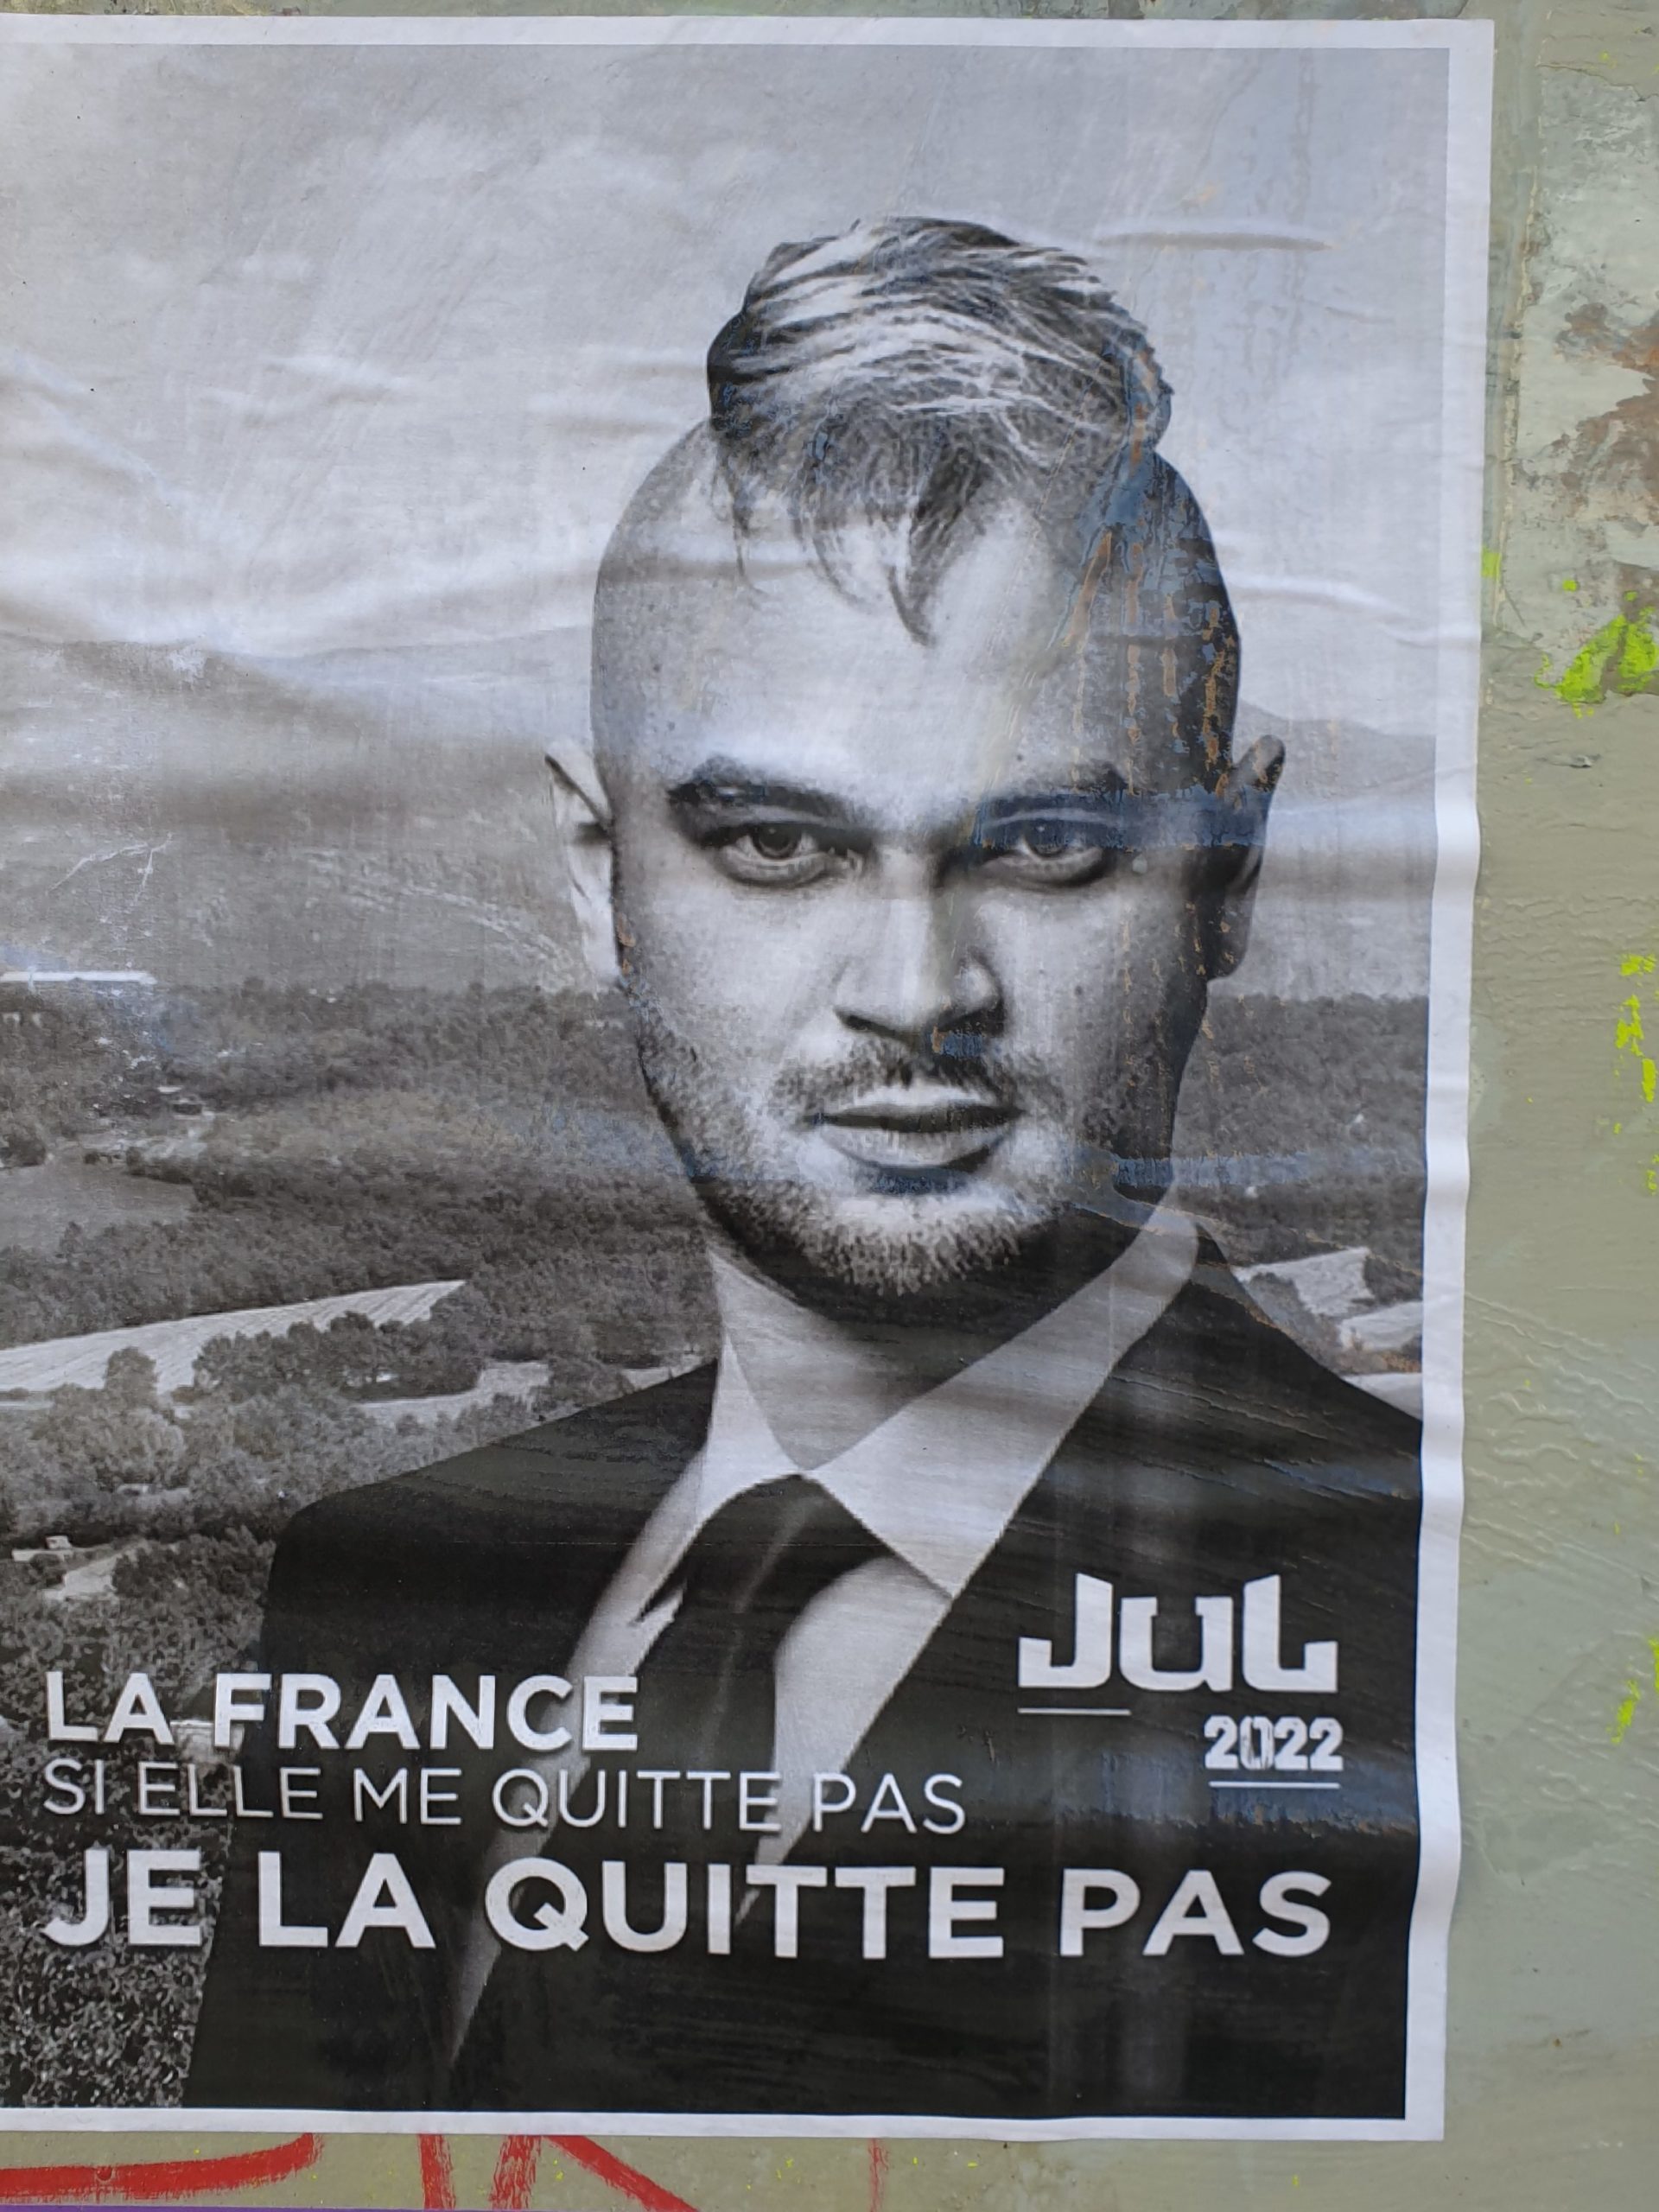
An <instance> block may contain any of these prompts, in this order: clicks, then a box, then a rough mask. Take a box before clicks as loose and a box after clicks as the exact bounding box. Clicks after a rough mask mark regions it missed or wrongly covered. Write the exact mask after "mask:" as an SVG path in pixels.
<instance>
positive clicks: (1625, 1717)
mask: <svg viewBox="0 0 1659 2212" xmlns="http://www.w3.org/2000/svg"><path fill="white" fill-rule="evenodd" d="M1641 1702H1642V1685H1641V1683H1640V1682H1638V1681H1637V1679H1636V1677H1635V1675H1631V1676H1630V1679H1629V1680H1628V1681H1626V1683H1625V1685H1624V1696H1623V1697H1622V1698H1620V1700H1619V1701H1618V1712H1617V1713H1614V1715H1613V1725H1612V1726H1611V1728H1610V1729H1609V1730H1608V1731H1607V1733H1608V1736H1609V1738H1611V1741H1612V1742H1613V1743H1615V1744H1622V1743H1623V1742H1624V1738H1625V1735H1626V1733H1627V1732H1628V1731H1629V1728H1630V1723H1631V1721H1632V1720H1634V1719H1635V1718H1636V1708H1637V1706H1638V1705H1640V1704H1641Z"/></svg>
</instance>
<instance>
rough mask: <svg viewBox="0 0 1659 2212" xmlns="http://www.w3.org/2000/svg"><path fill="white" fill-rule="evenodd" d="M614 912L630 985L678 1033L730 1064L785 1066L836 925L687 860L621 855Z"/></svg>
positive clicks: (678, 856)
mask: <svg viewBox="0 0 1659 2212" xmlns="http://www.w3.org/2000/svg"><path fill="white" fill-rule="evenodd" d="M616 905H617V915H618V920H619V925H620V929H621V930H622V931H625V932H626V938H625V940H624V945H623V950H624V953H625V956H626V961H627V964H628V967H629V969H630V972H631V976H632V980H633V981H634V982H635V983H636V985H637V986H638V987H639V988H641V989H642V990H643V991H644V993H645V995H646V996H647V997H648V998H649V999H650V1001H652V1005H653V1007H655V1009H656V1010H657V1011H658V1012H659V1013H660V1014H661V1015H662V1017H663V1018H664V1020H665V1021H666V1022H667V1024H668V1026H669V1027H671V1029H672V1030H673V1031H674V1032H675V1033H677V1035H679V1036H682V1037H683V1038H684V1039H686V1040H687V1041H688V1042H690V1043H693V1044H695V1045H696V1046H698V1048H699V1050H700V1051H702V1052H704V1053H705V1055H706V1056H707V1057H708V1058H709V1059H710V1060H711V1061H715V1060H717V1061H718V1062H719V1063H720V1064H722V1065H728V1066H733V1067H737V1066H741V1065H746V1064H753V1065H760V1066H764V1065H766V1064H767V1063H768V1062H772V1063H774V1064H775V1063H776V1062H777V1061H778V1060H779V1058H781V1056H782V1053H783V1051H784V1049H785V1046H786V1043H787V1040H788V1039H789V1038H790V1037H791V1035H792V1034H793V1033H794V1032H795V1031H796V1030H797V1029H798V1027H800V1025H801V1021H802V1020H803V1018H804V1014H806V1013H807V1012H809V1011H810V1002H811V1001H813V1000H814V999H815V997H816V995H817V994H818V993H819V992H820V990H821V989H822V988H823V980H822V978H821V977H820V976H818V975H817V967H818V965H819V964H821V963H823V960H824V959H825V958H826V957H827V955H828V949H829V944H832V943H833V941H834V934H835V933H834V930H833V926H832V925H829V923H827V922H826V921H825V920H824V919H823V918H813V917H811V916H810V915H804V914H802V913H801V912H799V910H798V907H797V906H795V903H794V902H790V901H785V900H782V899H766V898H755V897H748V898H746V897H745V896H744V895H743V893H741V890H738V889H736V888H735V887H734V886H732V885H731V884H728V883H727V882H725V881H724V880H722V879H721V878H719V877H716V876H715V875H714V874H713V873H712V871H711V870H709V868H707V867H706V866H704V865H703V864H702V862H701V861H698V860H697V859H696V856H695V855H693V856H687V855H683V854H680V853H671V854H670V855H667V856H666V857H660V856H658V855H654V854H650V855H637V856H636V855H630V854H629V853H627V851H626V849H619V852H618V855H617V879H616ZM785 907H788V908H790V909H791V911H789V912H785V911H783V910H784V909H785Z"/></svg>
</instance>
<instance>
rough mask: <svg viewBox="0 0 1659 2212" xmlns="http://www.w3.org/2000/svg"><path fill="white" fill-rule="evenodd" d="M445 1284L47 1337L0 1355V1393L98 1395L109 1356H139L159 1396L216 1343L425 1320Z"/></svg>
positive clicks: (455, 1285) (451, 1285) (449, 1286)
mask: <svg viewBox="0 0 1659 2212" xmlns="http://www.w3.org/2000/svg"><path fill="white" fill-rule="evenodd" d="M460 1288H461V1283H460V1281H459V1280H456V1281H450V1282H414V1283H396V1284H394V1285H392V1287H391V1288H390V1289H387V1290H353V1291H347V1292H346V1293H345V1294H343V1295H342V1296H340V1297H337V1298H305V1299H300V1300H296V1302H295V1303H294V1304H292V1305H289V1306H245V1307H244V1308H243V1309H242V1310H241V1311H240V1312H239V1313H194V1314H191V1315H188V1317H186V1318H185V1319H181V1320H177V1321H147V1322H144V1323H143V1324H142V1325H140V1326H139V1327H137V1328H132V1329H98V1330H94V1331H93V1332H92V1333H90V1334H89V1335H86V1336H82V1337H52V1338H48V1339H47V1341H46V1342H45V1343H44V1344H14V1345H13V1346H12V1347H11V1349H10V1351H0V1390H22V1391H27V1392H28V1393H29V1395H31V1396H44V1395H46V1394H47V1393H48V1391H51V1390H59V1389H63V1388H64V1386H65V1385H66V1384H70V1383H73V1385H74V1386H75V1387H76V1388H78V1389H83V1390H96V1389H98V1388H99V1385H100V1384H101V1383H103V1381H104V1377H105V1372H106V1370H107V1369H108V1367H109V1363H110V1359H111V1354H113V1353H115V1352H118V1351H137V1352H142V1353H143V1355H144V1357H146V1358H147V1359H149V1360H151V1361H153V1362H154V1363H155V1368H156V1390H157V1391H158V1393H159V1394H160V1395H162V1396H164V1397H170V1396H171V1395H172V1394H173V1393H174V1392H175V1390H181V1389H184V1388H185V1387H186V1385H187V1384H188V1383H190V1382H191V1381H192V1380H193V1379H194V1375H195V1371H196V1363H197V1361H198V1360H199V1359H200V1357H201V1352H202V1348H203V1346H204V1345H206V1344H210V1343H212V1342H213V1339H214V1338H218V1337H266V1336H281V1335H283V1334H284V1333H285V1332H287V1331H288V1330H289V1329H291V1328H294V1327H296V1325H299V1324H300V1323H302V1322H307V1323H309V1325H311V1326H312V1327H313V1328H315V1329H326V1328H327V1326H328V1324H329V1323H330V1322H331V1321H336V1320H339V1319H340V1318H341V1317H342V1316H343V1315H345V1314H347V1313H356V1314H359V1315H360V1316H361V1317H362V1318H363V1319H365V1320H366V1321H370V1322H372V1323H373V1324H374V1325H375V1326H376V1327H377V1328H378V1327H380V1326H382V1325H384V1324H385V1323H386V1322H388V1321H401V1322H409V1321H424V1320H425V1319H426V1318H427V1316H428V1314H429V1313H431V1311H432V1308H433V1307H434V1306H435V1305H436V1304H437V1302H438V1300H440V1299H441V1298H447V1297H448V1295H449V1294H450V1292H451V1291H454V1290H459V1289H460Z"/></svg>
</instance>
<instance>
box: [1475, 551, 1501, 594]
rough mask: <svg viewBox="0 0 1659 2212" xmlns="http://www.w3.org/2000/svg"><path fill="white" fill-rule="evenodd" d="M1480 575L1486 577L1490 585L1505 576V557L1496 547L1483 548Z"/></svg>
mask: <svg viewBox="0 0 1659 2212" xmlns="http://www.w3.org/2000/svg"><path fill="white" fill-rule="evenodd" d="M1480 573H1481V575H1483V576H1484V577H1485V579H1486V581H1487V582H1488V583H1489V584H1495V583H1497V582H1499V581H1500V579H1501V578H1502V576H1503V555H1502V554H1501V553H1500V552H1499V551H1498V550H1497V546H1496V545H1483V546H1482V547H1481V549H1480Z"/></svg>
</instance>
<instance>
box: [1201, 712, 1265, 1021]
mask: <svg viewBox="0 0 1659 2212" xmlns="http://www.w3.org/2000/svg"><path fill="white" fill-rule="evenodd" d="M1284 766H1285V748H1284V747H1283V746H1282V745H1281V743H1280V742H1279V741H1278V739H1277V738H1276V737H1262V738H1258V739H1257V740H1256V741H1255V744H1254V745H1253V746H1252V747H1250V749H1249V752H1248V753H1246V754H1245V755H1244V756H1243V760H1235V761H1234V762H1233V764H1232V766H1230V768H1229V769H1228V771H1227V772H1226V774H1225V775H1224V777H1223V778H1222V779H1221V781H1220V782H1219V783H1218V784H1217V786H1216V798H1217V802H1218V804H1220V806H1221V807H1222V808H1223V809H1224V811H1226V812H1230V813H1231V814H1232V815H1233V816H1234V817H1236V821H1237V824H1238V829H1239V832H1240V836H1239V840H1238V842H1237V843H1236V845H1234V846H1233V847H1232V848H1231V849H1230V851H1229V852H1228V854H1227V857H1226V861H1225V873H1224V874H1223V876H1222V879H1221V880H1220V882H1219V883H1218V885H1217V901H1216V910H1215V914H1214V918H1213V922H1212V925H1211V931H1210V940H1209V946H1208V954H1209V957H1208V958H1207V960H1206V962H1205V967H1206V970H1207V972H1208V976H1209V979H1210V981H1211V982H1215V981H1216V980H1217V977H1219V976H1230V975H1231V974H1232V972H1233V970H1234V969H1236V967H1237V965H1238V963H1239V962H1240V961H1241V960H1242V959H1243V957H1244V955H1245V952H1246V951H1247V950H1248V949H1249V942H1250V914H1251V911H1252V909H1253V908H1254V906H1255V887H1256V882H1257V880H1258V878H1259V877H1260V875H1261V874H1262V853H1263V850H1264V849H1265V843H1266V836H1267V828H1268V808H1269V806H1271V805H1272V804H1273V794H1274V791H1275V790H1276V789H1277V787H1278V783H1279V778H1280V776H1281V773H1282V772H1283V770H1284Z"/></svg>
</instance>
